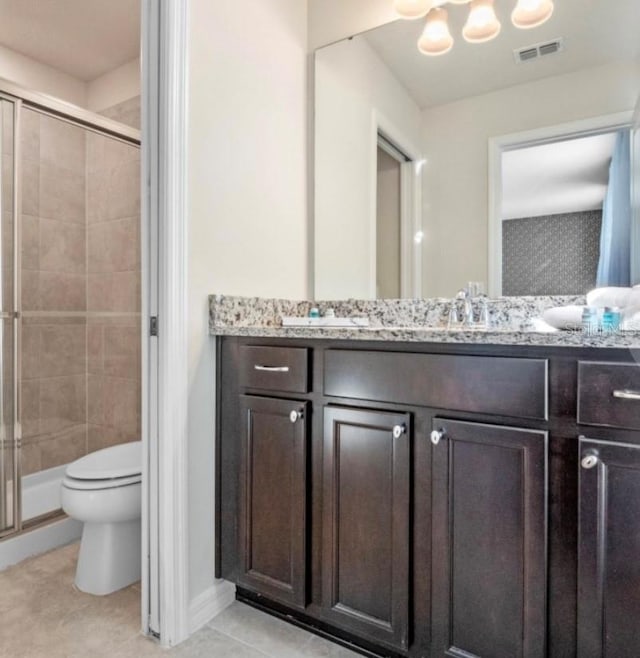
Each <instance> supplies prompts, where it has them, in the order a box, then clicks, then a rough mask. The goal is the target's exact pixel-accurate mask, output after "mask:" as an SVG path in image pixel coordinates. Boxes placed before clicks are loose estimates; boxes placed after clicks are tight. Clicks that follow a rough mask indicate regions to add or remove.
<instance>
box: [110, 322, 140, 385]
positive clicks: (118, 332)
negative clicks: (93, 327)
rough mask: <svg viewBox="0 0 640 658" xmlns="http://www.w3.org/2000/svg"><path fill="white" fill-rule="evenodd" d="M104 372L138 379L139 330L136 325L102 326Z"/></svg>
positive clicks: (113, 375) (112, 375) (114, 375)
mask: <svg viewBox="0 0 640 658" xmlns="http://www.w3.org/2000/svg"><path fill="white" fill-rule="evenodd" d="M104 372H105V374H106V375H108V376H111V377H124V378H127V379H133V380H140V332H139V329H138V328H137V327H118V326H115V327H109V326H107V327H105V328H104Z"/></svg>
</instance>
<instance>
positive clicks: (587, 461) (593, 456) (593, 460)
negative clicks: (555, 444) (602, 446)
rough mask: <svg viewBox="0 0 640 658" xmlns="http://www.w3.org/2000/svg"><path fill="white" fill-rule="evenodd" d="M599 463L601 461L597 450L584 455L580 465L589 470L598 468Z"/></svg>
mask: <svg viewBox="0 0 640 658" xmlns="http://www.w3.org/2000/svg"><path fill="white" fill-rule="evenodd" d="M599 461H600V459H599V457H598V453H597V452H596V451H595V450H589V451H588V452H585V453H584V455H583V457H582V461H581V462H580V465H581V466H582V468H586V469H587V470H589V469H592V468H594V467H596V466H597V465H598V462H599Z"/></svg>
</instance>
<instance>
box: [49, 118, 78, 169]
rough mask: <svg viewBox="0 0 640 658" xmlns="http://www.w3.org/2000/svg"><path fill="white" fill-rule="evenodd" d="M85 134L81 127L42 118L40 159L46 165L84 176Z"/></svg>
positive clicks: (58, 120)
mask: <svg viewBox="0 0 640 658" xmlns="http://www.w3.org/2000/svg"><path fill="white" fill-rule="evenodd" d="M85 134H86V131H85V129H84V128H81V127H80V126H75V125H73V124H70V123H67V122H66V121H61V120H60V119H54V118H53V117H49V116H47V115H42V116H41V118H40V157H41V158H42V162H43V163H44V164H50V165H56V166H57V167H62V168H64V169H68V170H70V171H75V172H78V173H81V174H82V175H83V176H84V168H85V158H86V149H85Z"/></svg>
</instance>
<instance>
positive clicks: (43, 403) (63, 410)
mask: <svg viewBox="0 0 640 658" xmlns="http://www.w3.org/2000/svg"><path fill="white" fill-rule="evenodd" d="M85 389H86V376H85V375H76V376H72V377H52V378H50V379H41V380H40V431H41V433H43V434H45V433H47V434H48V433H53V432H58V431H60V430H62V429H66V428H68V427H70V426H72V425H77V424H78V423H85V422H86V416H87V414H86V404H85V402H86V390H85Z"/></svg>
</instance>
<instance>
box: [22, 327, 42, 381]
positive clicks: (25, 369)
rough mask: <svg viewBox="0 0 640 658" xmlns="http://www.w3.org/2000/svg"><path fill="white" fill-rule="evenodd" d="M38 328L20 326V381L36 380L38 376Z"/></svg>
mask: <svg viewBox="0 0 640 658" xmlns="http://www.w3.org/2000/svg"><path fill="white" fill-rule="evenodd" d="M40 331H41V328H40V327H39V326H34V325H28V324H23V325H22V379H23V380H25V379H38V378H39V377H40V376H41V375H40Z"/></svg>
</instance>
